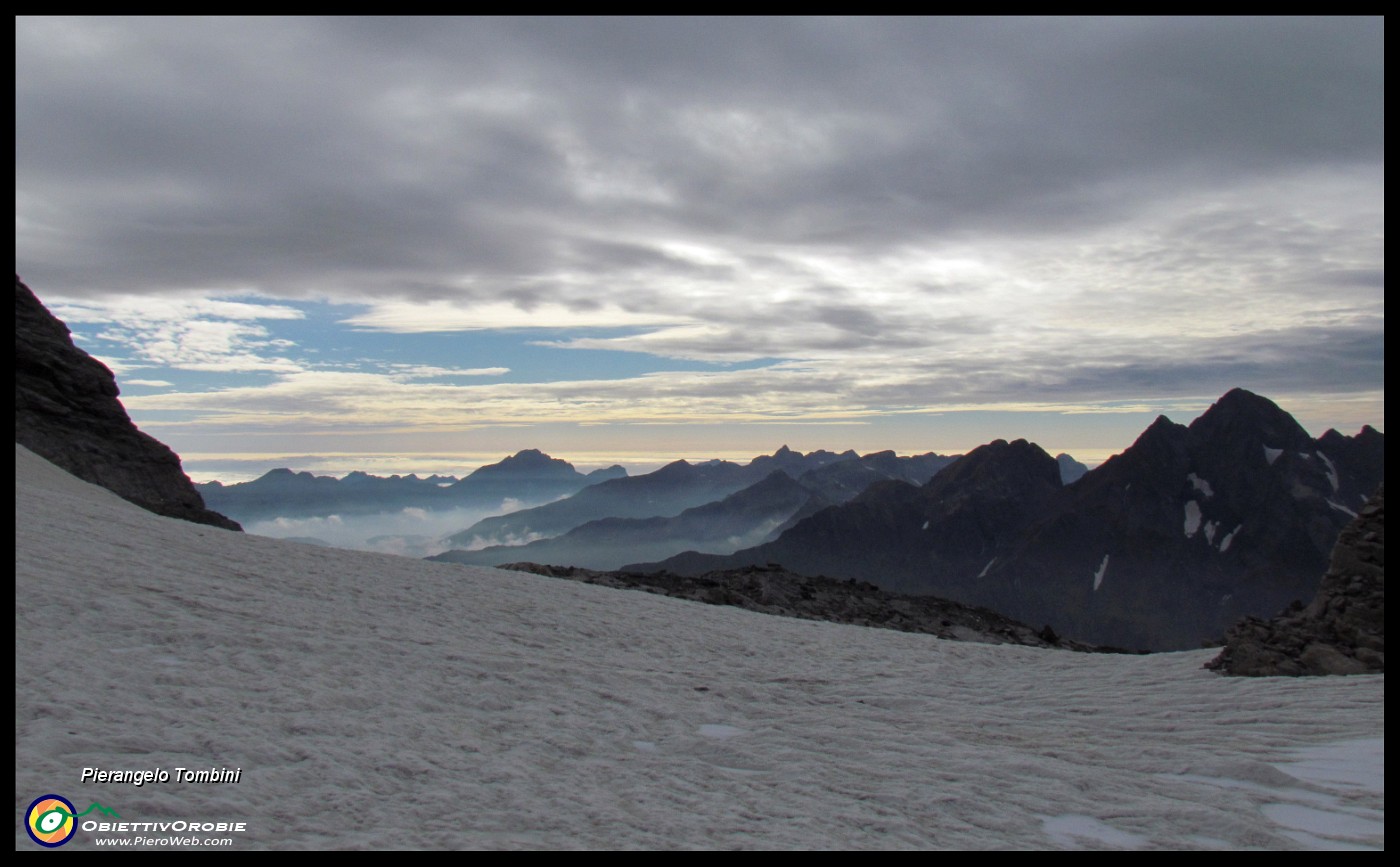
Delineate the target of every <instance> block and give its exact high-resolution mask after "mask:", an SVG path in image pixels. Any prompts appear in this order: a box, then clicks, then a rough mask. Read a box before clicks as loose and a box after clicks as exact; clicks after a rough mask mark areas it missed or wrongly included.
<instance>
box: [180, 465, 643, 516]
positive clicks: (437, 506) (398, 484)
mask: <svg viewBox="0 0 1400 867" xmlns="http://www.w3.org/2000/svg"><path fill="white" fill-rule="evenodd" d="M626 475H627V471H626V470H625V469H623V468H622V467H620V466H612V467H608V468H606V469H601V470H595V471H593V472H591V473H588V474H584V473H580V472H578V471H577V470H575V469H574V467H573V465H572V464H570V463H569V462H567V461H562V460H559V459H558V458H551V457H550V456H549V455H546V454H544V453H543V452H541V451H538V450H537V449H527V450H525V451H522V452H518V453H516V454H514V455H512V456H510V457H508V458H505V459H504V460H502V461H500V462H499V463H495V464H489V465H487V466H484V467H481V468H480V469H478V470H476V471H475V472H473V473H471V474H470V475H468V476H467V477H466V478H463V479H457V478H454V477H452V476H429V477H427V478H419V477H418V476H416V475H408V476H389V477H387V478H385V477H381V476H372V475H369V474H367V473H362V472H353V473H350V474H349V475H347V476H346V477H345V478H343V479H336V478H333V477H330V476H316V475H312V474H311V473H306V472H301V473H297V472H293V471H292V470H289V469H276V470H271V471H269V472H268V473H266V474H264V475H263V476H261V477H259V478H257V479H254V480H253V481H251V482H241V483H238V484H233V485H225V484H222V483H220V482H207V483H204V484H201V485H196V486H195V487H196V488H197V489H198V490H199V492H200V494H201V495H202V496H203V497H204V502H205V503H207V504H209V507H210V508H212V509H217V510H218V511H220V512H222V513H223V514H225V515H229V516H235V515H236V516H238V517H237V518H236V520H240V521H243V522H245V523H251V522H254V521H263V520H271V519H273V518H278V517H312V516H320V515H337V514H338V515H372V514H378V513H381V512H396V511H399V510H401V509H405V508H418V509H426V510H429V511H433V510H445V509H456V508H472V509H493V510H494V509H499V508H501V506H502V504H503V503H504V502H506V501H508V500H513V501H516V504H519V503H524V504H526V505H532V504H537V503H544V502H548V501H550V500H557V499H559V498H560V497H566V496H568V495H570V494H573V493H575V492H577V491H579V490H580V489H582V488H584V487H586V486H588V485H592V484H596V483H598V482H602V481H606V480H608V479H617V478H622V477H625V476H626ZM215 504H217V505H215Z"/></svg>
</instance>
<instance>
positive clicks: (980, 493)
mask: <svg viewBox="0 0 1400 867" xmlns="http://www.w3.org/2000/svg"><path fill="white" fill-rule="evenodd" d="M1059 472H1060V471H1059V465H1058V464H1057V463H1056V462H1055V459H1054V458H1052V457H1050V456H1049V455H1047V454H1046V453H1045V452H1044V451H1042V450H1041V449H1040V447H1039V446H1035V445H1032V444H1030V443H1028V442H1026V441H1025V440H1017V441H1016V442H1014V443H1008V442H1006V441H1005V440H997V441H996V442H993V443H990V444H988V445H985V446H981V447H979V448H977V449H974V450H973V451H972V452H970V453H968V454H967V455H965V456H963V457H962V458H959V459H958V460H956V461H954V462H953V463H952V464H951V465H949V466H948V467H947V468H946V469H944V470H942V471H941V472H939V473H938V474H937V475H935V476H934V477H933V478H932V479H931V480H930V481H929V482H928V484H926V485H924V486H923V487H916V486H914V485H911V484H909V483H907V482H902V481H895V480H886V481H881V482H877V483H875V484H873V485H871V486H870V487H869V488H867V489H866V490H865V492H864V493H862V494H861V495H860V496H858V497H856V498H855V499H853V500H851V501H850V502H848V503H846V504H844V505H841V506H836V507H832V508H829V509H824V510H822V511H821V512H818V513H817V514H815V515H813V516H812V517H810V518H807V519H806V520H804V521H801V522H800V523H798V524H796V525H795V526H794V527H792V529H790V530H788V531H787V532H786V533H784V534H783V535H782V536H781V537H780V538H778V539H777V540H775V541H773V542H770V543H768V544H765V545H760V546H758V547H756V548H751V549H748V550H744V551H740V552H738V553H736V554H734V555H731V556H729V557H715V556H704V555H697V554H695V553H693V552H687V553H685V554H681V555H678V556H676V557H672V558H670V559H667V560H664V561H661V562H659V563H656V562H653V563H633V564H630V565H627V566H625V567H624V568H625V569H628V570H634V571H641V572H647V571H656V570H669V571H673V572H678V573H681V574H686V575H694V574H699V573H701V572H708V571H713V570H716V569H734V568H741V567H744V566H754V565H762V564H765V563H781V564H782V565H783V566H784V567H786V568H788V569H790V570H792V571H794V572H799V573H805V574H812V575H833V576H837V577H841V578H854V579H857V580H866V581H871V582H873V583H875V584H877V585H879V586H880V587H882V588H884V589H886V590H890V591H893V592H900V593H928V592H933V591H932V590H931V588H930V586H929V583H928V580H927V577H926V576H928V575H930V574H937V575H940V576H942V577H943V578H944V579H945V581H944V582H941V585H942V587H943V590H948V589H949V587H948V584H947V582H946V579H948V578H951V577H953V576H957V578H958V582H957V583H966V582H967V581H969V580H971V579H972V578H973V577H974V576H975V575H976V574H977V572H978V571H979V570H980V569H982V568H983V566H984V565H985V564H986V563H987V562H988V560H989V559H990V558H991V557H993V556H994V555H995V552H996V551H997V550H999V549H1000V548H1001V547H1003V546H1005V545H1008V544H1009V543H1010V542H1011V540H1012V539H1013V538H1014V537H1015V534H1016V533H1017V532H1018V531H1019V530H1020V529H1022V528H1023V527H1024V526H1025V525H1026V524H1027V523H1028V521H1029V520H1030V519H1031V518H1032V517H1033V516H1034V515H1036V514H1038V510H1039V509H1040V508H1041V507H1042V506H1043V504H1044V503H1045V501H1046V500H1047V499H1048V498H1049V497H1050V496H1052V495H1053V494H1054V493H1055V492H1056V491H1058V490H1059V489H1060V487H1061V484H1060V475H1059ZM940 595H945V596H949V598H957V597H956V595H954V594H952V593H948V592H942V591H940Z"/></svg>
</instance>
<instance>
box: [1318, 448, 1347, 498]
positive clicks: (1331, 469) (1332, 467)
mask: <svg viewBox="0 0 1400 867" xmlns="http://www.w3.org/2000/svg"><path fill="white" fill-rule="evenodd" d="M1317 456H1318V457H1320V458H1322V462H1323V463H1324V464H1326V465H1327V481H1328V482H1329V483H1330V484H1331V485H1332V493H1334V494H1335V493H1337V491H1338V489H1340V488H1341V485H1342V481H1341V478H1340V477H1339V476H1338V475H1337V466H1336V464H1334V463H1332V459H1331V458H1329V457H1327V455H1324V454H1323V453H1322V452H1318V453H1317Z"/></svg>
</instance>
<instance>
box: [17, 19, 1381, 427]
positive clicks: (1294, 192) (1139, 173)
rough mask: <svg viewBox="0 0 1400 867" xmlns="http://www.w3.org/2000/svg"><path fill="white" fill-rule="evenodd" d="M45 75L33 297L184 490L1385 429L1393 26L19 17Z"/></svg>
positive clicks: (30, 115)
mask: <svg viewBox="0 0 1400 867" xmlns="http://www.w3.org/2000/svg"><path fill="white" fill-rule="evenodd" d="M16 50H17V62H16V259H17V269H18V271H19V272H20V274H21V275H22V276H23V277H24V278H25V279H26V281H27V282H29V283H30V285H31V286H32V287H33V288H34V289H35V290H36V292H37V293H38V294H39V295H40V297H41V298H43V299H44V300H45V301H48V302H50V303H51V304H52V305H53V306H54V307H55V309H56V311H57V312H59V314H60V315H62V316H64V318H65V319H66V320H67V321H69V324H70V325H71V326H72V327H73V328H74V330H75V332H76V333H77V334H78V336H79V338H80V340H83V341H85V343H84V345H86V346H88V348H89V349H90V350H92V351H94V352H95V353H97V354H99V355H100V356H102V357H104V358H105V359H107V360H109V361H110V362H112V363H113V366H114V367H116V368H117V369H118V371H119V372H120V373H121V374H122V376H123V382H124V383H125V384H126V401H127V405H128V407H129V408H130V409H131V410H132V412H133V415H135V416H136V417H137V419H138V421H140V422H142V423H143V425H145V426H154V428H155V429H156V432H157V433H158V435H162V436H165V437H168V438H171V439H172V440H174V441H175V443H176V446H177V448H180V447H181V446H183V447H184V448H183V449H181V450H190V449H191V448H193V449H194V450H196V451H201V450H207V451H216V450H217V448H213V447H211V448H209V449H201V448H200V443H201V442H203V441H202V440H200V439H199V437H200V436H201V432H207V433H209V434H211V435H212V434H214V433H215V432H224V433H227V432H229V431H237V430H242V429H261V430H264V431H266V430H268V429H269V428H276V430H277V431H278V432H279V433H281V434H284V435H285V436H286V437H287V439H284V440H279V447H281V448H284V449H294V450H300V451H304V452H306V453H311V454H315V453H318V452H323V451H325V450H326V449H325V447H324V445H323V446H322V448H320V449H318V448H316V447H315V445H313V444H312V443H311V441H310V440H307V441H305V442H303V443H301V444H299V445H294V444H293V443H294V442H295V440H296V436H297V435H298V434H302V433H304V434H306V435H308V436H311V435H323V434H324V432H325V431H327V430H335V431H338V432H341V433H345V432H351V433H353V432H357V431H358V432H360V433H362V434H364V435H365V436H366V437H369V436H371V435H388V434H389V433H391V432H393V431H400V432H402V431H403V430H405V429H407V428H409V427H415V426H418V425H420V424H421V425H430V426H432V427H433V428H435V429H437V430H440V431H458V432H460V431H465V430H482V429H487V428H493V427H499V426H501V425H510V424H545V423H550V424H555V425H558V424H561V423H562V424H577V423H585V424H587V423H597V422H608V423H613V424H628V423H638V422H651V423H657V422H662V423H682V422H695V421H708V422H712V423H715V422H726V421H732V422H736V423H739V422H743V423H747V424H758V423H765V422H766V423H773V422H782V421H808V422H829V421H835V422H865V423H872V424H875V423H878V420H880V419H883V418H887V417H891V416H898V415H907V414H911V413H912V414H917V413H922V412H928V411H957V410H970V409H983V410H987V409H1017V408H1041V409H1050V410H1053V411H1058V410H1072V411H1081V412H1082V411H1096V410H1105V409H1108V410H1112V409H1115V408H1121V407H1124V406H1132V407H1135V408H1137V409H1139V410H1141V409H1147V410H1150V411H1155V410H1158V409H1168V408H1170V407H1172V406H1174V405H1177V404H1178V403H1179V402H1184V404H1187V405H1192V406H1196V407H1197V408H1203V403H1202V401H1206V402H1208V401H1209V400H1210V399H1211V398H1214V397H1217V396H1219V395H1220V394H1221V393H1223V392H1224V391H1225V390H1227V389H1229V388H1230V387H1233V386H1236V385H1241V386H1245V387H1248V388H1251V389H1253V390H1255V391H1258V392H1260V393H1263V394H1266V395H1269V396H1271V397H1274V398H1275V399H1278V400H1280V401H1281V402H1282V403H1283V404H1284V405H1285V408H1288V409H1291V410H1293V411H1295V412H1298V413H1299V414H1300V416H1301V417H1303V420H1304V423H1305V424H1309V421H1311V422H1312V424H1310V425H1309V426H1310V427H1316V426H1318V425H1323V426H1325V425H1338V426H1340V427H1343V428H1344V429H1345V428H1346V427H1347V426H1349V425H1350V426H1352V427H1353V429H1354V426H1355V425H1358V424H1359V423H1360V422H1369V423H1372V424H1376V425H1377V426H1383V424H1384V415H1383V396H1384V377H1383V373H1382V363H1383V358H1384V302H1383V298H1382V292H1383V285H1384V204H1383V195H1384V87H1383V80H1384V27H1383V22H1382V21H1381V20H1380V19H1342V20H1331V19H1322V20H1318V19H1305V20H1296V21H1295V20H1278V19H1274V20H1268V19H1265V20H1260V19H1243V20H1215V19H1206V20H1202V19H1170V20H1152V19H1131V20H1104V21H1100V20H1050V21H1047V20H1005V19H997V20H975V19H973V20H969V19H956V20H940V19H918V20H870V19H857V20H825V19H822V20H763V19H759V20H754V19H739V20H678V19H671V18H667V19H660V20H616V19H605V20H589V19H581V20H580V19H571V20H538V19H530V20H520V21H516V20H500V19H491V20H474V19H466V20H461V19H452V20H437V19H414V20H393V19H388V20H386V19H377V18H376V19H330V20H325V19H301V20H285V19H276V20H265V19H258V20H240V19H234V20H223V19H220V20H210V19H181V20H164V19H160V20H141V19H135V20H132V19H119V20H97V19H76V20H75V19H48V18H44V19H24V18H22V19H19V20H18V21H17V32H16ZM307 326H311V327H307ZM298 328H299V330H295V329H298ZM520 329H529V330H520ZM539 329H548V330H543V331H542V330H539ZM444 332H459V336H458V338H457V339H458V343H457V344H456V348H455V349H454V348H451V347H445V346H444V345H442V344H440V343H439V344H432V345H433V346H434V347H435V349H434V350H433V353H432V354H431V355H429V354H427V350H426V349H425V348H424V347H426V346H428V345H429V343H427V342H424V341H423V340H422V339H421V338H422V337H423V336H424V335H432V334H441V333H444ZM374 334H381V335H401V337H399V338H396V339H397V340H398V343H396V344H393V345H394V346H396V347H397V348H396V349H393V350H392V351H391V350H388V349H385V348H384V347H385V346H388V345H389V344H382V343H379V344H375V345H374V348H373V350H371V349H370V348H369V344H367V343H365V344H361V343H358V342H357V341H368V340H370V339H371V338H370V337H367V336H366V335H374ZM488 335H496V336H497V338H498V340H497V342H491V341H490V340H488V339H487V336H488ZM500 335H507V336H511V335H513V336H511V337H510V338H509V340H504V339H499V338H500ZM336 346H339V347H340V350H339V351H340V354H336V352H337V350H336V349H335V347H336ZM362 346H363V347H364V348H363V349H361V347H362ZM511 346H513V347H514V354H513V355H512V350H511V348H510V347H511ZM347 347H351V348H347ZM526 347H534V351H536V355H534V356H532V355H530V354H529V350H527V349H525V348H526ZM560 349H567V350H569V351H567V352H561V351H559V350H560ZM602 350H615V351H621V352H623V353H628V356H627V357H628V358H629V359H630V361H628V362H626V363H623V362H616V361H610V362H606V364H609V365H611V367H608V368H607V370H606V371H604V366H605V362H604V359H610V358H616V355H615V353H606V352H602ZM530 358H537V359H538V358H549V359H555V358H557V359H562V360H561V361H559V362H558V363H554V362H551V364H552V365H553V366H551V367H548V368H546V367H544V365H543V363H540V364H539V366H537V367H532V366H531V363H530V361H529V360H528V359H530ZM133 386H134V387H133ZM1183 420H1185V419H1183ZM161 425H164V426H165V427H164V428H163V429H162V428H161ZM735 430H738V428H736V429H735ZM318 432H319V433H318ZM1346 432H1352V430H1346ZM1008 433H1009V432H997V431H989V435H988V437H987V438H990V437H991V436H1004V435H1008ZM1314 433H1320V430H1314ZM522 437H523V438H524V439H528V436H525V435H520V436H517V439H520V438H522ZM829 439H830V440H831V441H830V442H828V443H826V444H827V445H828V446H829V447H842V448H844V447H845V446H846V444H847V443H846V442H845V441H841V437H840V436H838V435H833V436H831V437H830V438H829ZM210 442H212V440H210ZM362 443H363V447H364V448H366V449H372V448H373V447H372V446H370V445H368V444H369V443H370V440H369V439H364V440H363V441H362ZM529 444H530V443H528V442H521V443H520V445H521V446H522V447H523V446H525V445H529ZM974 444H975V443H974ZM766 445H769V446H771V445H775V443H766ZM938 445H939V443H936V442H930V443H929V444H928V445H927V447H926V448H935V447H937V446H938ZM1122 445H1127V443H1126V442H1123V443H1121V445H1120V447H1121V446H1122ZM221 447H222V446H221ZM381 447H382V446H381ZM556 447H557V446H556ZM717 451H718V450H717Z"/></svg>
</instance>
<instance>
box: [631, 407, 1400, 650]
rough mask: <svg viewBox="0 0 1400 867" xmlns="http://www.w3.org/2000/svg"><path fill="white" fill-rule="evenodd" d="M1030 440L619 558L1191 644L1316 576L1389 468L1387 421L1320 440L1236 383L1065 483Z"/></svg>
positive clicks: (1143, 642)
mask: <svg viewBox="0 0 1400 867" xmlns="http://www.w3.org/2000/svg"><path fill="white" fill-rule="evenodd" d="M1061 469H1062V465H1061V464H1060V463H1058V462H1057V461H1056V459H1054V458H1051V457H1050V456H1049V455H1048V454H1046V453H1045V452H1044V451H1043V450H1041V449H1040V448H1039V447H1038V446H1035V445H1033V444H1031V443H1028V442H1026V441H1024V440H1018V441H1016V442H1012V443H1008V442H1005V441H1002V440H998V441H996V442H993V443H990V444H988V445H985V446H982V447H980V448H978V449H975V450H974V451H972V452H971V453H969V454H968V455H966V456H964V457H963V458H962V459H960V460H959V461H957V462H956V463H954V464H953V465H952V466H949V467H948V468H947V469H945V470H943V471H942V472H940V473H938V474H937V475H935V476H934V477H933V478H932V480H931V481H929V482H928V483H927V484H925V485H923V486H921V487H916V486H914V485H910V484H907V483H901V482H881V483H877V484H875V485H872V486H871V487H869V488H867V489H866V490H865V491H864V492H863V493H862V494H861V495H860V496H858V497H856V498H854V499H853V500H851V501H850V502H848V503H845V504H843V505H839V506H833V507H831V508H828V509H824V510H822V511H819V512H817V513H816V514H814V515H812V516H811V517H809V518H806V519H805V520H802V521H800V522H798V523H797V524H795V525H794V526H793V527H792V528H791V529H789V530H788V531H787V532H785V533H783V534H782V535H781V536H780V537H779V538H777V539H775V540H773V541H771V542H767V543H765V544H763V545H759V546H756V547H753V548H749V549H745V550H741V551H738V552H736V553H734V554H732V555H727V556H718V555H706V554H702V553H685V554H681V555H678V556H676V557H671V558H668V559H664V560H661V561H651V562H640V561H639V562H636V563H633V564H629V565H626V566H624V567H623V568H624V569H627V570H632V571H655V570H669V571H673V572H676V573H679V574H683V575H698V574H702V573H705V572H710V571H715V570H720V569H735V568H742V567H744V566H751V565H762V564H765V563H781V564H782V565H783V566H784V567H785V568H787V569H789V570H792V571H794V572H798V573H805V574H814V575H829V576H833V577H839V578H856V579H860V580H866V581H870V582H872V583H874V584H876V585H877V586H880V587H882V588H884V589H888V590H892V591H898V592H905V593H929V594H935V595H939V596H945V597H947V598H950V599H954V600H957V601H960V602H965V603H968V604H974V605H985V606H987V607H990V608H993V609H995V610H997V611H1000V612H1001V613H1003V614H1005V615H1007V616H1009V617H1013V618H1016V619H1018V620H1024V621H1026V622H1028V623H1031V624H1042V623H1043V624H1047V625H1050V626H1052V627H1053V628H1054V629H1055V630H1056V631H1057V632H1059V633H1060V634H1063V635H1068V636H1070V637H1073V638H1075V639H1078V640H1082V641H1088V642H1092V643H1096V644H1112V645H1118V646H1124V647H1132V648H1143V649H1152V650H1168V649H1183V648H1189V647H1196V646H1199V645H1200V643H1201V642H1202V641H1206V640H1214V639H1218V638H1219V637H1220V636H1222V635H1223V633H1224V631H1225V629H1226V627H1228V626H1229V625H1230V624H1232V623H1233V622H1235V621H1236V620H1237V619H1239V618H1240V617H1242V616H1245V615H1260V614H1263V615H1267V614H1272V613H1274V612H1276V611H1277V610H1279V609H1280V608H1282V607H1283V606H1285V605H1287V604H1288V603H1289V602H1291V601H1292V600H1295V599H1300V600H1302V601H1304V602H1306V601H1307V600H1308V599H1310V598H1311V597H1312V595H1313V593H1314V592H1315V591H1316V589H1317V584H1318V579H1319V576H1320V575H1321V574H1322V573H1323V571H1324V570H1325V569H1326V566H1327V562H1328V554H1329V552H1330V550H1331V548H1332V545H1333V544H1334V543H1335V542H1336V539H1337V536H1338V535H1339V534H1340V532H1341V530H1342V528H1343V527H1344V526H1345V525H1346V523H1347V522H1348V521H1349V520H1351V518H1352V517H1354V516H1355V512H1356V510H1358V509H1360V507H1361V505H1362V503H1364V502H1365V499H1366V497H1367V496H1368V495H1369V494H1370V493H1371V492H1372V491H1374V490H1375V489H1376V488H1377V487H1378V486H1379V485H1380V484H1381V482H1382V480H1383V477H1384V435H1383V434H1381V433H1379V432H1377V431H1375V430H1374V429H1372V428H1370V427H1365V428H1363V429H1362V430H1361V432H1360V433H1359V434H1357V435H1356V436H1354V437H1348V436H1343V435H1341V434H1339V433H1337V432H1336V431H1328V432H1326V433H1325V434H1323V435H1322V436H1321V437H1319V438H1317V439H1313V438H1312V437H1311V436H1309V435H1308V433H1307V432H1306V431H1304V430H1303V429H1302V427H1300V426H1299V425H1298V423H1297V422H1296V421H1295V420H1294V419H1293V417H1292V416H1290V415H1289V414H1288V413H1286V412H1284V411H1283V410H1281V409H1280V408H1279V407H1278V406H1276V405H1275V404H1274V403H1272V402H1271V401H1269V400H1267V399H1266V398H1263V397H1260V396H1258V395H1255V394H1252V393H1250V392H1248V391H1244V390H1243V389H1236V390H1233V391H1231V392H1229V393H1228V394H1226V395H1225V396H1224V397H1222V398H1221V399H1220V400H1219V401H1218V402H1217V403H1216V404H1214V405H1213V406H1212V407H1211V408H1210V409H1209V410H1208V411H1207V412H1206V413H1205V414H1204V415H1202V416H1201V417H1200V418H1198V419H1196V421H1194V422H1193V423H1192V424H1191V425H1190V426H1189V427H1188V426H1183V425H1180V424H1175V423H1173V422H1172V421H1170V420H1169V419H1167V418H1166V417H1160V418H1158V419H1157V421H1156V422H1154V423H1153V424H1152V425H1151V426H1150V427H1149V428H1148V429H1147V430H1146V431H1145V432H1144V433H1143V434H1142V436H1141V437H1139V438H1138V440H1137V442H1136V443H1134V444H1133V446H1132V447H1130V448H1129V449H1128V450H1126V451H1125V452H1123V453H1122V454H1120V455H1117V456H1115V457H1114V458H1112V459H1110V460H1109V461H1107V462H1106V463H1104V464H1103V465H1102V466H1100V467H1098V468H1097V469H1095V470H1093V471H1092V472H1089V473H1087V474H1085V475H1084V476H1083V477H1082V478H1080V479H1079V481H1077V482H1075V483H1073V484H1071V485H1067V486H1066V485H1062V484H1061Z"/></svg>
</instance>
